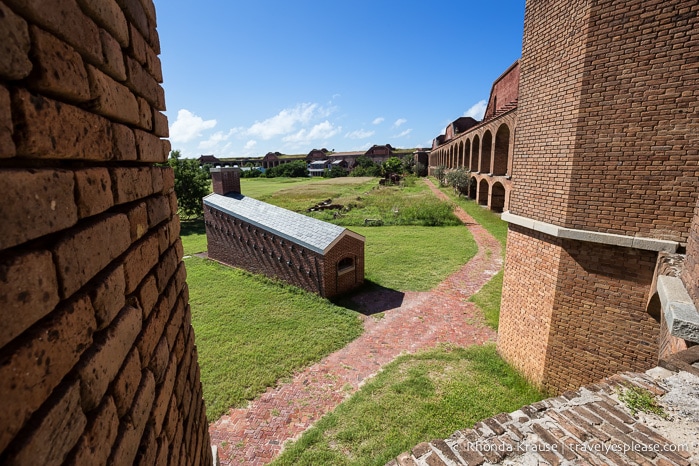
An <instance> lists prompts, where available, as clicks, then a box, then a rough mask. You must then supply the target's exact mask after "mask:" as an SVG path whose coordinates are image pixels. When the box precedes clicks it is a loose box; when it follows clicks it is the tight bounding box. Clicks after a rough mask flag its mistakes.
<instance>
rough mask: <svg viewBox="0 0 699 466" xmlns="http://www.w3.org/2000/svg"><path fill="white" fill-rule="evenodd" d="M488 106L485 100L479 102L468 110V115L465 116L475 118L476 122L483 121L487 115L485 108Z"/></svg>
mask: <svg viewBox="0 0 699 466" xmlns="http://www.w3.org/2000/svg"><path fill="white" fill-rule="evenodd" d="M487 106H488V102H487V101H485V100H479V101H478V102H476V103H475V104H473V105H472V106H471V108H469V109H468V110H466V113H464V116H467V117H471V118H475V119H476V120H482V119H483V115H484V114H485V108H486V107H487Z"/></svg>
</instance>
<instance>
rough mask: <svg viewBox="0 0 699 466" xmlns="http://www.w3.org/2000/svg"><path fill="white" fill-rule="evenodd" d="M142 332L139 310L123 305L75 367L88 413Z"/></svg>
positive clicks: (98, 400)
mask: <svg viewBox="0 0 699 466" xmlns="http://www.w3.org/2000/svg"><path fill="white" fill-rule="evenodd" d="M140 332H141V313H140V312H139V310H138V309H136V308H133V307H131V306H126V307H124V309H123V310H122V311H121V312H120V313H119V315H118V316H117V317H116V318H115V319H114V322H112V324H111V325H110V326H109V327H107V328H106V329H105V330H104V331H103V332H100V334H99V335H95V337H94V341H95V343H94V345H93V346H92V348H90V350H89V351H88V352H86V354H85V355H84V356H83V358H82V360H81V361H80V365H79V367H78V375H79V377H80V395H81V400H82V406H83V409H84V410H85V411H86V412H87V411H90V410H92V409H94V408H95V407H97V406H98V405H99V403H100V401H101V400H102V398H103V397H104V394H105V393H106V392H107V387H108V386H109V384H110V383H111V382H112V380H114V377H116V375H117V373H118V372H119V368H120V367H121V366H122V364H123V362H124V361H125V359H126V356H127V354H128V353H129V351H130V350H131V348H132V346H133V343H134V341H135V340H136V337H137V336H138V334H139V333H140Z"/></svg>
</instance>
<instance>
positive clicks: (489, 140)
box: [479, 131, 493, 173]
mask: <svg viewBox="0 0 699 466" xmlns="http://www.w3.org/2000/svg"><path fill="white" fill-rule="evenodd" d="M492 149H493V134H492V133H491V132H490V131H486V132H485V133H483V143H482V144H481V163H480V167H479V168H480V170H479V171H480V172H481V173H490V152H491V151H492Z"/></svg>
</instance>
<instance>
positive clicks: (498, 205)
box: [490, 183, 505, 212]
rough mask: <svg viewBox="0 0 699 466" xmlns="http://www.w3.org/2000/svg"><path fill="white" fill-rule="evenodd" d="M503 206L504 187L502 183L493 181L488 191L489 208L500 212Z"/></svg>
mask: <svg viewBox="0 0 699 466" xmlns="http://www.w3.org/2000/svg"><path fill="white" fill-rule="evenodd" d="M504 208H505V187H504V186H503V185H502V183H494V184H493V187H492V190H491V192H490V210H492V211H493V212H502V211H503V209H504Z"/></svg>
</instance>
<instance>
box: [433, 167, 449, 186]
mask: <svg viewBox="0 0 699 466" xmlns="http://www.w3.org/2000/svg"><path fill="white" fill-rule="evenodd" d="M446 170H447V167H445V166H444V165H440V166H438V167H437V168H435V169H434V177H435V178H437V181H439V184H440V185H443V184H444V181H445V180H444V174H445V172H446Z"/></svg>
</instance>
